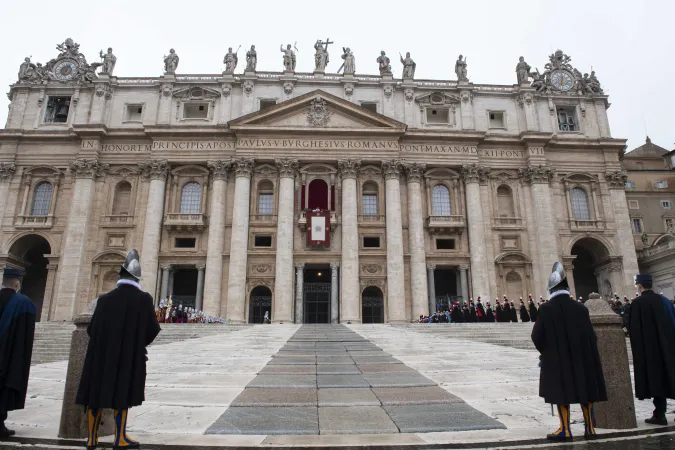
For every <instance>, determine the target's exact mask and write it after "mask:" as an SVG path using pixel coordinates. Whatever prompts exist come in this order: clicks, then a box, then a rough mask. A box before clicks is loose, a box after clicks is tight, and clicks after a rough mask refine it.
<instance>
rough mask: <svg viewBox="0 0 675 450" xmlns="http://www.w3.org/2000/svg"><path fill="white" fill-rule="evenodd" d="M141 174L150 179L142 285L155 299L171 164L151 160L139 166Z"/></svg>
mask: <svg viewBox="0 0 675 450" xmlns="http://www.w3.org/2000/svg"><path fill="white" fill-rule="evenodd" d="M139 167H140V169H141V173H142V174H143V177H144V178H146V179H148V178H149V179H150V189H149V191H148V206H147V208H146V210H145V227H144V229H143V246H142V247H141V271H142V274H143V279H142V280H141V285H142V286H143V289H145V290H146V291H148V292H149V293H150V294H151V295H152V296H153V297H154V296H155V295H156V293H157V267H158V265H159V261H158V256H159V245H160V242H161V238H162V221H163V220H164V191H165V189H166V177H167V175H168V172H169V163H168V162H167V160H165V159H157V160H151V161H148V162H145V163H141V164H139Z"/></svg>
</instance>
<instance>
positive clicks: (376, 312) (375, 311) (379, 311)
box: [361, 286, 384, 323]
mask: <svg viewBox="0 0 675 450" xmlns="http://www.w3.org/2000/svg"><path fill="white" fill-rule="evenodd" d="M361 308H362V311H361V312H362V314H361V319H362V321H363V323H384V295H383V294H382V291H381V290H380V288H378V287H375V286H368V287H367V288H365V289H364V290H363V294H361Z"/></svg>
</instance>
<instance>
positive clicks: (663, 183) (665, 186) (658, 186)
mask: <svg viewBox="0 0 675 450" xmlns="http://www.w3.org/2000/svg"><path fill="white" fill-rule="evenodd" d="M654 187H655V188H656V189H668V181H657V182H656V183H654Z"/></svg>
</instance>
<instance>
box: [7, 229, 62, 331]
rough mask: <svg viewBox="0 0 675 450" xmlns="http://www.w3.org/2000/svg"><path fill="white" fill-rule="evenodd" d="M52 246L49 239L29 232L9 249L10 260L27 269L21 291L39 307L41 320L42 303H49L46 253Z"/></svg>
mask: <svg viewBox="0 0 675 450" xmlns="http://www.w3.org/2000/svg"><path fill="white" fill-rule="evenodd" d="M51 252H52V248H51V246H50V245H49V242H47V239H45V238H43V237H42V236H40V235H37V234H28V235H26V236H22V237H21V238H19V239H18V240H17V241H16V242H14V244H12V246H11V247H10V249H9V261H11V262H12V263H14V264H16V265H17V266H19V267H21V268H22V269H24V270H25V272H26V274H25V276H24V278H23V280H22V282H21V292H23V293H24V294H25V295H27V296H28V297H29V298H30V299H31V300H32V301H33V303H35V307H36V309H37V313H36V320H38V321H39V320H40V316H41V314H42V305H43V304H45V300H46V304H49V300H51V299H45V298H44V297H45V286H46V285H47V264H48V263H49V261H48V260H47V258H45V255H49V254H51Z"/></svg>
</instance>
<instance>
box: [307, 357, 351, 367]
mask: <svg viewBox="0 0 675 450" xmlns="http://www.w3.org/2000/svg"><path fill="white" fill-rule="evenodd" d="M316 363H317V365H321V364H354V360H353V359H351V358H350V357H348V356H336V357H331V356H317V357H316Z"/></svg>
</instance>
